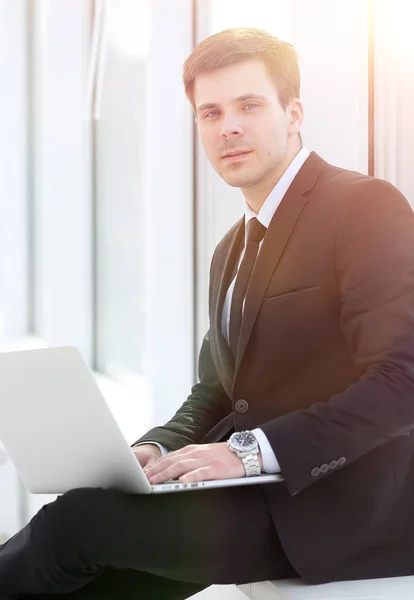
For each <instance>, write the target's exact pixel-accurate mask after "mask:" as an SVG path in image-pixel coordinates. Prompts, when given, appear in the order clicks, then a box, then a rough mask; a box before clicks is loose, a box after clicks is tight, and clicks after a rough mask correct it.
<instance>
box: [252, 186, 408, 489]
mask: <svg viewBox="0 0 414 600" xmlns="http://www.w3.org/2000/svg"><path fill="white" fill-rule="evenodd" d="M335 260H336V273H337V279H338V287H339V292H340V301H341V317H340V318H341V328H342V331H343V333H344V336H345V339H346V341H347V344H348V346H349V349H350V351H351V354H352V358H353V360H354V363H355V365H356V367H357V369H358V371H359V372H360V373H361V376H360V378H359V380H358V381H357V382H355V383H354V384H352V385H350V386H349V387H348V388H347V389H345V390H344V391H343V392H341V393H338V394H335V395H334V396H333V397H331V398H330V399H329V400H328V401H327V402H320V403H316V404H314V405H312V406H311V407H310V408H309V409H307V410H299V411H294V412H292V413H289V414H286V415H284V416H282V417H279V418H277V419H274V420H272V421H269V422H266V423H263V424H261V425H259V427H260V429H262V430H263V432H264V433H265V435H266V436H267V438H268V440H269V442H270V444H271V446H272V448H273V450H274V452H275V454H276V456H277V459H278V461H279V463H280V466H281V470H282V473H283V475H284V477H285V481H286V484H287V486H288V489H289V491H290V492H291V493H292V494H296V493H298V492H300V491H301V490H302V489H304V488H306V487H307V486H309V485H311V484H312V483H314V482H316V481H318V480H319V479H321V478H323V477H326V476H329V474H331V473H334V472H335V470H337V469H338V468H341V467H342V466H343V465H345V464H346V465H348V464H350V463H352V461H355V460H357V459H358V458H360V457H362V456H363V455H364V454H366V453H368V452H369V451H371V450H373V449H375V448H376V447H378V446H380V445H381V444H384V443H385V442H387V441H389V440H392V439H394V438H395V437H397V436H399V435H402V434H404V433H405V432H408V431H409V430H411V429H412V428H413V427H414V215H413V212H412V210H411V208H410V206H409V205H408V202H407V201H406V199H405V198H404V197H403V196H402V194H400V193H399V192H398V190H397V189H396V188H394V187H393V186H392V185H390V184H388V183H386V182H383V181H380V180H375V179H369V180H366V181H365V183H363V184H362V185H360V186H359V191H358V193H357V194H356V195H355V197H354V198H353V199H352V200H350V201H349V210H348V214H347V215H346V216H345V217H344V219H343V223H342V225H341V228H340V231H339V232H338V236H337V242H336V248H335ZM338 459H340V460H338ZM335 463H337V464H335ZM321 465H325V466H328V467H329V468H328V469H326V468H324V469H323V470H321V469H318V468H316V467H319V466H321ZM318 471H319V473H318Z"/></svg>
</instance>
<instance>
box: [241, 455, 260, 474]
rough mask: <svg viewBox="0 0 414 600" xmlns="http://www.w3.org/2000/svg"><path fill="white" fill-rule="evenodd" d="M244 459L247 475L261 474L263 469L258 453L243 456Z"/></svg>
mask: <svg viewBox="0 0 414 600" xmlns="http://www.w3.org/2000/svg"><path fill="white" fill-rule="evenodd" d="M242 461H243V465H244V471H245V473H246V477H250V476H251V475H260V473H261V470H260V463H259V456H258V454H248V455H247V456H243V457H242Z"/></svg>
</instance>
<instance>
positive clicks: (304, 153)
mask: <svg viewBox="0 0 414 600" xmlns="http://www.w3.org/2000/svg"><path fill="white" fill-rule="evenodd" d="M309 154H310V151H309V150H307V149H306V148H302V149H301V150H300V151H299V152H298V154H297V155H296V156H295V158H294V159H293V160H292V162H291V163H290V165H289V166H288V168H287V169H286V171H285V172H284V173H283V175H282V177H281V178H280V179H279V181H278V182H277V184H276V185H275V187H274V188H273V189H272V191H271V192H270V194H269V195H268V197H267V198H266V200H265V201H264V203H263V205H262V207H261V209H260V211H259V213H258V214H256V213H255V212H254V211H253V210H252V209H251V208H250V206H249V205H248V204H247V202H245V203H244V218H245V231H246V232H247V223H248V221H249V220H250V219H253V218H257V220H258V221H260V223H261V224H262V225H264V226H265V227H266V229H267V228H268V227H269V224H270V221H271V220H272V218H273V215H274V214H275V212H276V210H277V208H278V206H279V204H280V203H281V201H282V199H283V196H284V195H285V193H286V192H287V190H288V189H289V186H290V184H291V183H292V181H293V180H294V178H295V177H296V175H297V174H298V172H299V169H300V168H301V167H302V165H303V163H304V162H305V160H306V159H307V158H308V156H309ZM246 235H247V233H246ZM262 243H263V240H262V241H261V242H260V244H259V252H260V249H261V247H262ZM243 255H244V248H243V251H242V253H241V255H240V259H239V265H238V267H239V266H240V263H241V261H242V258H243ZM236 275H237V274H236ZM235 282H236V276H235V277H234V279H233V281H232V282H231V284H230V287H229V289H228V290H227V294H226V298H225V300H224V304H223V312H222V316H221V331H222V334H223V336H224V338H225V339H226V340H227V343H228V342H229V326H230V307H231V300H232V297H233V290H234V285H235ZM243 309H244V302H243ZM252 432H253V433H254V435H255V436H256V439H257V442H258V444H259V448H260V452H261V454H262V459H263V471H265V473H280V466H279V462H278V460H277V458H276V456H275V453H274V452H273V449H272V447H271V445H270V443H269V440H268V439H267V436H266V434H265V433H264V432H263V431H262V430H261V429H260V428H256V429H253V430H252ZM143 443H147V444H148V443H151V444H156V445H157V446H158V447H159V448H160V450H161V453H162V455H163V456H164V455H165V454H168V452H169V451H168V450H167V449H166V448H164V446H162V444H158V443H157V442H143Z"/></svg>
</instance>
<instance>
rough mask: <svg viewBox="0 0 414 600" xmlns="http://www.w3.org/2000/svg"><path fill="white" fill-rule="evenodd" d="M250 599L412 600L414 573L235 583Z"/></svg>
mask: <svg viewBox="0 0 414 600" xmlns="http://www.w3.org/2000/svg"><path fill="white" fill-rule="evenodd" d="M239 590H240V591H242V592H243V593H244V594H245V595H246V596H247V597H248V598H250V599H251V600H413V598H414V576H409V577H389V578H384V579H363V580H359V581H338V582H334V583H325V584H323V585H308V584H306V583H304V582H303V581H301V580H295V579H287V580H281V581H261V582H258V583H250V584H247V585H242V586H239Z"/></svg>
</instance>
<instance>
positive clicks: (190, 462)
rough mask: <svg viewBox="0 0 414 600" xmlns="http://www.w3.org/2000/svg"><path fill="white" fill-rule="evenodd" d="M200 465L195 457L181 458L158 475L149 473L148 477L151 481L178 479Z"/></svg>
mask: <svg viewBox="0 0 414 600" xmlns="http://www.w3.org/2000/svg"><path fill="white" fill-rule="evenodd" d="M198 466H199V465H198V464H197V461H195V459H186V460H180V461H179V462H177V463H174V464H173V465H171V466H169V467H168V468H167V469H164V470H163V471H161V472H159V473H157V474H156V475H149V477H148V478H149V480H150V483H153V484H156V483H163V482H164V481H167V479H177V478H178V477H180V476H181V475H184V474H185V473H189V472H190V471H193V470H194V469H196V468H197V467H198Z"/></svg>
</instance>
